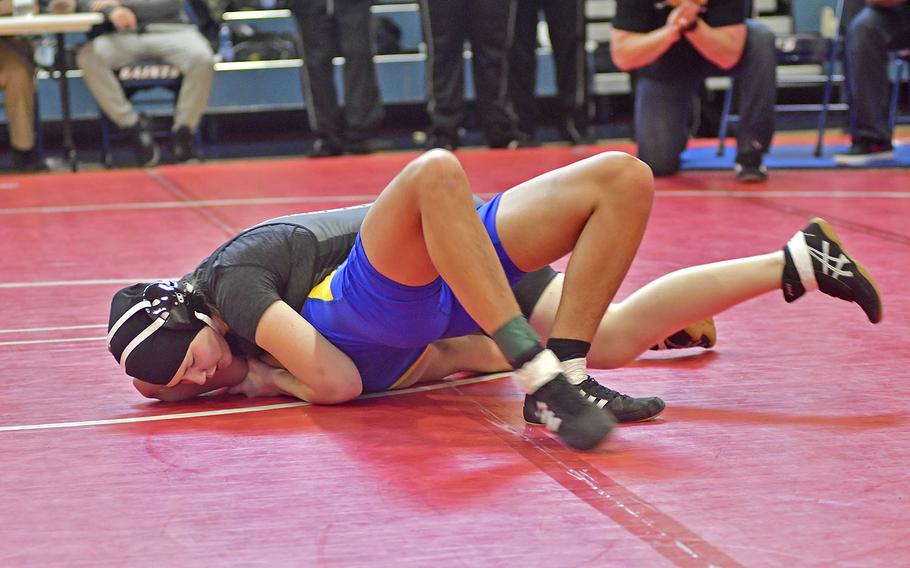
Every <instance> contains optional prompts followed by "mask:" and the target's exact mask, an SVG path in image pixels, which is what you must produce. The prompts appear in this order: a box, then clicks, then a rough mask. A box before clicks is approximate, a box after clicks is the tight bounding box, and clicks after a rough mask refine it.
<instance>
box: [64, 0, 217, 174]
mask: <svg viewBox="0 0 910 568" xmlns="http://www.w3.org/2000/svg"><path fill="white" fill-rule="evenodd" d="M77 8H78V10H79V11H82V12H101V13H102V14H104V15H105V17H106V19H107V21H106V22H105V24H104V25H102V26H100V29H99V28H96V32H97V34H96V35H95V37H94V38H93V39H92V40H91V41H89V42H88V43H86V44H85V45H83V46H82V47H81V48H80V49H79V52H78V54H77V56H76V62H77V63H78V64H79V68H80V69H82V72H83V75H84V77H85V84H86V85H87V86H88V88H89V90H90V91H91V92H92V94H93V95H94V96H95V100H96V101H98V106H100V107H101V109H102V110H103V111H104V113H105V114H106V115H107V116H108V118H110V119H111V120H112V121H113V122H114V123H115V124H116V125H117V126H118V127H120V128H121V129H122V130H125V131H127V132H128V133H129V134H130V136H131V137H132V139H133V144H134V146H135V150H136V161H137V162H138V163H139V165H140V166H153V165H155V164H156V163H157V162H158V157H159V151H158V145H157V144H155V140H154V139H153V138H152V134H151V131H150V125H149V121H148V119H147V118H145V117H144V116H140V115H139V114H138V113H137V112H136V109H134V108H133V105H132V104H131V103H130V101H129V99H127V97H126V94H125V93H124V92H123V88H122V87H121V85H120V82H119V81H118V80H117V76H116V75H115V73H114V70H116V69H119V68H121V67H123V66H125V65H127V64H129V63H134V62H136V61H140V60H142V59H156V60H161V61H164V62H165V63H168V64H170V65H173V66H174V67H177V68H178V69H180V73H181V74H182V75H183V84H182V86H181V88H180V92H179V93H178V96H177V104H176V108H175V112H174V125H173V129H172V133H171V141H172V148H173V153H174V158H175V159H176V160H177V161H178V162H187V161H190V160H194V159H197V158H198V155H197V153H196V149H195V148H194V147H193V133H194V132H195V131H196V128H197V127H198V126H199V121H200V120H201V119H202V114H203V112H205V108H206V106H207V104H208V99H209V92H210V91H211V88H212V79H213V77H214V63H215V60H214V54H213V53H212V48H211V46H209V43H208V41H206V39H205V38H204V37H203V36H202V34H200V33H199V30H198V29H197V28H196V26H194V25H192V24H188V23H187V22H186V15H185V14H184V11H183V1H182V0H122V1H121V0H53V1H52V2H51V4H50V9H51V11H52V12H55V13H69V12H73V11H74V10H76V9H77Z"/></svg>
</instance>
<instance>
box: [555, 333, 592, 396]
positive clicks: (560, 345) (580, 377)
mask: <svg viewBox="0 0 910 568" xmlns="http://www.w3.org/2000/svg"><path fill="white" fill-rule="evenodd" d="M547 349H549V350H550V351H552V352H553V353H555V354H556V357H557V358H558V359H559V360H560V362H561V364H562V374H563V375H565V376H566V380H568V381H569V382H570V383H572V384H573V385H580V384H581V383H583V382H584V381H585V379H587V378H588V359H587V356H588V351H590V350H591V344H590V343H588V342H587V341H582V340H580V339H563V338H561V337H551V338H550V339H549V340H548V341H547Z"/></svg>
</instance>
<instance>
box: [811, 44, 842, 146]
mask: <svg viewBox="0 0 910 568" xmlns="http://www.w3.org/2000/svg"><path fill="white" fill-rule="evenodd" d="M839 49H840V42H839V41H838V40H836V39H835V40H834V41H832V42H831V47H830V51H829V52H828V61H827V69H826V75H827V78H826V79H825V89H824V91H823V92H822V108H821V112H819V113H818V134H817V136H816V138H815V157H816V158H818V157H821V155H822V150H823V148H824V145H825V128H826V127H827V126H828V107H829V106H830V104H831V91H832V90H833V88H834V65H835V62H836V60H837V52H838V50H839ZM844 80H845V81H846V78H845V79H844Z"/></svg>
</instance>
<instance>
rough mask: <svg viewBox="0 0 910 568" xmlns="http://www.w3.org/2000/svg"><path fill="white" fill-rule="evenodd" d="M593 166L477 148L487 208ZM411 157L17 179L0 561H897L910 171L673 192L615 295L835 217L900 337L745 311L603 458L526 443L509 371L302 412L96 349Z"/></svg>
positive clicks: (3, 326) (468, 163)
mask: <svg viewBox="0 0 910 568" xmlns="http://www.w3.org/2000/svg"><path fill="white" fill-rule="evenodd" d="M617 148H621V149H630V148H629V147H628V146H617ZM594 151H595V149H594V148H579V149H565V148H541V149H527V150H517V151H465V152H460V153H459V157H460V158H461V160H462V161H463V163H464V165H465V167H466V169H467V171H468V173H469V176H470V178H471V179H472V182H473V183H474V187H475V191H477V192H478V193H492V192H497V191H502V190H504V189H506V188H508V187H509V186H511V185H513V184H516V183H518V182H521V181H523V180H525V179H527V178H529V177H531V176H533V175H535V174H538V173H542V172H544V171H547V170H549V169H552V168H555V167H558V166H561V165H564V164H567V163H570V162H572V161H575V160H577V159H580V158H583V157H586V156H588V155H591V154H592V153H593V152H594ZM413 155H414V154H399V155H376V156H366V157H352V158H338V159H323V160H279V161H262V162H244V163H241V162H237V163H219V164H204V165H198V166H184V167H162V168H158V169H154V170H149V171H138V170H132V171H117V172H109V173H108V172H102V173H80V174H77V175H44V176H24V177H5V178H3V180H2V182H3V183H2V184H0V253H2V258H3V263H2V264H0V313H2V315H3V316H4V317H3V318H2V319H0V384H3V385H5V388H4V389H3V395H2V399H0V454H2V456H3V467H2V469H0V487H2V497H3V498H2V500H0V518H3V519H4V520H5V521H6V522H4V523H3V524H2V526H0V564H2V565H4V566H25V565H34V566H63V565H65V566H92V567H99V566H123V565H128V566H152V565H155V566H160V565H178V566H200V567H209V566H218V565H247V564H248V565H258V564H269V565H275V566H288V565H293V566H414V567H424V566H429V565H436V564H440V565H442V564H454V565H469V566H520V565H530V564H533V565H550V566H581V565H609V566H681V567H690V566H693V567H694V566H711V565H714V566H737V565H741V566H787V565H799V566H832V565H848V566H894V565H902V564H903V563H904V562H905V559H906V557H908V555H910V543H908V542H907V540H906V538H905V537H906V524H907V517H908V505H907V503H908V500H910V478H908V476H907V470H908V468H910V441H908V440H910V422H908V419H907V408H908V405H910V377H908V372H907V368H908V366H910V356H908V355H907V353H906V350H905V349H903V348H902V346H903V345H905V344H906V338H907V337H908V335H910V319H908V317H907V314H908V311H910V300H908V298H910V283H908V280H907V266H908V265H910V232H908V229H907V228H906V226H907V224H906V219H908V218H910V191H908V189H907V181H908V179H910V178H908V175H907V174H906V173H905V172H903V171H900V170H879V171H875V170H868V171H843V170H837V171H818V170H813V171H811V172H810V171H806V172H800V171H792V170H787V171H772V172H771V178H770V181H769V183H768V184H766V185H764V186H741V185H739V184H736V183H735V182H734V180H733V177H732V174H731V173H729V172H687V173H685V174H683V175H681V176H679V177H677V178H675V179H673V180H661V181H659V183H658V188H659V193H658V197H657V199H656V204H655V209H654V214H653V218H652V221H651V224H650V226H649V229H648V234H647V236H646V239H645V242H644V244H643V246H642V249H641V252H640V254H639V257H638V259H637V260H636V262H635V264H634V265H633V267H632V271H631V273H630V276H629V278H628V282H627V284H626V285H625V286H624V288H623V290H622V291H621V292H620V296H624V295H626V294H628V293H629V292H630V291H632V290H633V289H634V288H636V287H638V286H640V285H642V284H644V283H645V282H647V281H649V280H651V279H653V278H655V277H657V276H659V275H661V274H664V273H665V272H668V271H671V270H674V269H677V268H681V267H683V266H687V265H691V264H697V263H704V262H711V261H715V260H720V259H724V258H731V257H738V256H744V255H749V254H755V253H760V252H766V251H769V250H774V249H777V248H779V247H780V246H782V245H783V243H784V242H785V241H786V240H787V239H788V238H789V237H790V236H791V235H792V233H793V232H794V231H795V230H797V229H798V228H800V227H802V226H803V224H804V222H805V221H806V219H808V218H809V217H811V216H813V215H822V216H824V217H826V218H828V220H829V221H831V222H832V224H833V225H834V226H835V227H836V228H837V230H838V232H839V233H840V235H841V237H842V238H843V239H844V240H845V242H846V243H847V244H848V247H849V250H850V251H851V252H852V253H853V254H855V255H856V256H857V257H859V258H860V259H861V260H862V261H863V262H864V263H865V264H866V265H867V266H868V267H869V269H870V270H871V271H872V272H873V274H875V276H876V278H877V281H878V284H879V285H880V288H881V289H882V292H883V294H884V296H885V320H884V322H883V323H882V324H881V325H879V326H876V327H873V326H871V325H870V324H868V322H867V321H866V320H865V317H864V316H863V315H862V313H861V312H860V310H859V309H858V308H857V307H856V306H852V305H848V304H845V303H842V302H836V301H833V300H831V299H829V298H827V297H824V296H821V295H815V296H810V297H808V298H806V299H803V300H800V301H799V302H797V303H795V304H793V305H787V304H785V303H784V302H783V300H782V298H781V296H780V294H779V293H774V294H769V295H767V296H763V297H761V298H758V299H756V300H753V301H750V302H748V303H746V304H744V305H742V306H738V307H736V308H734V309H733V310H731V311H729V312H728V313H724V314H721V315H720V316H719V317H718V318H717V323H718V329H719V344H718V347H717V348H716V349H715V350H714V351H713V352H709V353H705V352H681V353H677V354H670V355H667V354H658V355H655V354H651V355H646V356H645V357H644V358H643V359H641V360H639V361H638V362H636V363H634V364H632V365H631V366H629V367H627V368H625V369H621V370H616V371H610V372H600V373H598V374H597V375H598V378H599V379H600V380H601V381H602V382H604V383H606V384H608V385H610V386H612V387H614V388H617V389H618V390H622V391H626V392H629V393H630V394H634V395H651V394H657V395H660V396H662V397H663V398H664V399H665V400H666V401H667V403H668V409H667V411H666V412H665V413H664V415H663V416H662V417H661V419H660V420H657V421H655V422H653V423H646V424H639V425H633V426H623V427H620V428H618V429H617V432H616V434H615V435H614V437H613V439H612V441H611V443H610V444H609V445H608V446H607V447H606V448H603V449H601V450H600V451H598V452H596V453H575V452H572V451H569V450H566V449H564V448H563V447H561V446H560V445H559V444H558V443H557V442H555V441H554V440H553V439H551V438H550V437H549V436H548V435H547V434H546V433H544V432H543V431H542V430H540V429H539V428H532V427H528V426H525V425H524V423H523V420H522V418H521V407H520V403H521V396H520V394H519V393H518V391H517V389H516V388H515V387H514V386H513V385H512V383H511V382H510V380H509V379H508V378H496V379H490V380H480V381H475V380H465V379H458V380H455V381H454V382H450V383H444V384H439V385H429V386H428V387H429V388H427V389H425V390H417V391H414V392H403V393H398V394H396V395H395V396H386V395H383V396H379V397H376V398H371V399H368V400H361V401H357V402H354V403H351V404H347V405H343V406H340V407H312V406H307V405H304V404H301V403H295V402H294V401H292V400H291V399H287V398H274V399H262V400H252V401H249V400H246V399H243V398H240V397H210V398H209V399H206V400H202V401H199V402H196V403H192V404H162V403H151V402H146V401H145V400H144V399H142V398H141V397H140V396H139V395H138V394H137V393H136V392H135V391H134V390H133V389H132V386H131V385H130V383H129V381H128V380H127V379H126V378H125V377H123V376H122V375H121V374H120V372H119V370H118V369H117V367H116V364H115V363H114V362H113V360H112V359H111V357H110V355H109V354H108V353H107V352H106V351H105V349H104V345H103V341H102V340H101V338H102V336H103V335H104V334H105V333H106V316H107V309H108V304H109V301H110V296H111V294H112V293H113V291H114V290H115V289H117V288H119V287H121V286H122V285H124V284H125V283H129V282H133V281H137V280H140V279H147V278H150V277H159V276H176V275H180V274H182V273H184V272H186V271H188V270H190V269H191V268H192V267H193V266H195V263H196V262H198V260H200V259H201V258H202V257H203V256H205V255H207V254H208V253H209V252H210V251H211V250H212V249H214V248H215V247H216V246H217V245H218V244H220V242H221V241H222V240H223V239H224V238H225V237H226V236H227V235H229V234H233V232H236V231H238V230H240V229H242V228H244V227H246V226H248V225H251V224H253V223H256V222H258V221H261V220H263V219H265V218H268V217H273V216H277V215H283V214H288V213H293V212H300V211H307V210H316V209H324V208H331V207H339V206H346V205H351V204H354V203H360V202H363V201H367V200H369V199H371V198H372V197H374V196H375V195H376V194H378V192H379V191H380V190H381V189H382V187H383V186H384V185H385V184H386V183H387V182H388V181H389V180H390V179H391V178H392V177H393V176H394V175H395V173H396V172H397V171H398V170H399V169H400V168H401V166H403V165H404V164H405V163H407V161H408V160H409V159H411V158H412V157H413ZM273 405H283V406H281V407H273ZM241 411H244V412H241ZM246 411H250V412H246ZM163 418H170V419H167V420H164V419H163Z"/></svg>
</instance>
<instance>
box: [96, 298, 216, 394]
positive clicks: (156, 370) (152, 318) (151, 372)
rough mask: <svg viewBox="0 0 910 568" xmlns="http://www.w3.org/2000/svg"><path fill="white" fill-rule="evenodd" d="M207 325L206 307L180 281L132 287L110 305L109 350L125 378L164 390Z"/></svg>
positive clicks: (209, 321)
mask: <svg viewBox="0 0 910 568" xmlns="http://www.w3.org/2000/svg"><path fill="white" fill-rule="evenodd" d="M206 324H207V325H209V326H212V327H214V326H213V324H212V320H211V318H210V317H209V316H208V315H207V314H206V313H205V308H204V306H203V305H202V302H200V301H198V300H196V299H195V298H194V297H193V295H192V294H191V293H188V292H187V291H185V290H181V289H180V286H179V285H178V284H177V282H174V281H173V280H156V281H154V282H151V283H148V284H134V285H132V286H128V287H126V288H124V289H122V290H120V291H119V292H117V293H116V294H114V299H113V300H112V301H111V315H110V319H109V320H108V334H107V348H108V351H110V352H111V354H113V356H114V358H115V359H116V360H117V362H119V363H120V366H121V367H122V368H123V370H124V371H126V374H127V375H130V376H131V377H135V378H137V379H140V380H143V381H145V382H148V383H154V384H158V385H165V384H167V383H168V382H170V380H171V379H172V378H174V375H175V374H176V373H177V369H179V368H180V364H181V363H182V362H183V359H184V357H185V356H186V351H187V349H188V348H189V345H190V342H191V341H192V340H193V338H194V337H196V334H197V333H199V330H201V329H202V328H203V327H204V326H205V325H206Z"/></svg>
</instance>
